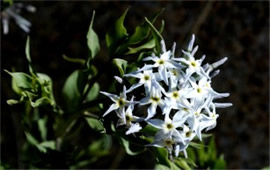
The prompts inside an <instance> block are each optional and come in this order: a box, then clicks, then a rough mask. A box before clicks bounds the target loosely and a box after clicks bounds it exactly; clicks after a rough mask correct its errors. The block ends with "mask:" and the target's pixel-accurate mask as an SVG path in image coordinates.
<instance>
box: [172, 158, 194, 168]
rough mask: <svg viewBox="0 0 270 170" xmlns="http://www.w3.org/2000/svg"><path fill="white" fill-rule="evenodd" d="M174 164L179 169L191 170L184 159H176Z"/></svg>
mask: <svg viewBox="0 0 270 170" xmlns="http://www.w3.org/2000/svg"><path fill="white" fill-rule="evenodd" d="M175 163H176V164H177V165H178V166H179V167H180V168H181V169H185V170H191V167H190V166H189V165H188V163H187V161H186V160H184V159H177V160H175Z"/></svg>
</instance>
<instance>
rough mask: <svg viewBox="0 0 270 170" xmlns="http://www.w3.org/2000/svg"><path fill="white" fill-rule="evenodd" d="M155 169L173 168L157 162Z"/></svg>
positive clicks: (167, 169)
mask: <svg viewBox="0 0 270 170" xmlns="http://www.w3.org/2000/svg"><path fill="white" fill-rule="evenodd" d="M154 169H155V170H170V169H171V168H170V167H168V166H165V165H162V164H156V165H155V168H154Z"/></svg>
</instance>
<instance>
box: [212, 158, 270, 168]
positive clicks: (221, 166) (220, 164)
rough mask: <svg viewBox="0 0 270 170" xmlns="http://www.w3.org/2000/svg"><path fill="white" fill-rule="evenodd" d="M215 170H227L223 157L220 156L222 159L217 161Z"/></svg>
mask: <svg viewBox="0 0 270 170" xmlns="http://www.w3.org/2000/svg"><path fill="white" fill-rule="evenodd" d="M213 169H226V161H225V160H224V156H223V155H220V157H219V158H218V159H217V160H216V161H215V165H214V167H213ZM268 169H270V168H268Z"/></svg>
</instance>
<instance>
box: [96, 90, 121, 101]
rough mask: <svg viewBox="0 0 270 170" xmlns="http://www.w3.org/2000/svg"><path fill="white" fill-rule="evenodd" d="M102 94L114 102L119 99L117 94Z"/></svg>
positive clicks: (102, 92) (103, 92)
mask: <svg viewBox="0 0 270 170" xmlns="http://www.w3.org/2000/svg"><path fill="white" fill-rule="evenodd" d="M100 93H101V94H104V95H105V96H107V97H109V98H110V99H111V100H112V101H114V102H116V100H117V99H118V98H119V97H118V96H117V95H115V94H111V93H107V92H105V91H100Z"/></svg>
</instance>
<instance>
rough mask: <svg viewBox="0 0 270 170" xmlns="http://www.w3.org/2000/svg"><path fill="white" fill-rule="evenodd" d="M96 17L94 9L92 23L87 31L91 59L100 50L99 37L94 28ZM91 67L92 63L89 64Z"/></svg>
mask: <svg viewBox="0 0 270 170" xmlns="http://www.w3.org/2000/svg"><path fill="white" fill-rule="evenodd" d="M94 18H95V11H93V14H92V19H91V23H90V26H89V30H88V33H87V45H88V48H89V50H90V52H91V59H93V58H94V57H95V56H96V55H97V53H98V52H99V50H100V46H99V39H98V36H97V34H96V33H95V31H94V29H93V23H94ZM87 64H89V62H87ZM89 67H90V65H89V66H88V68H89Z"/></svg>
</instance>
